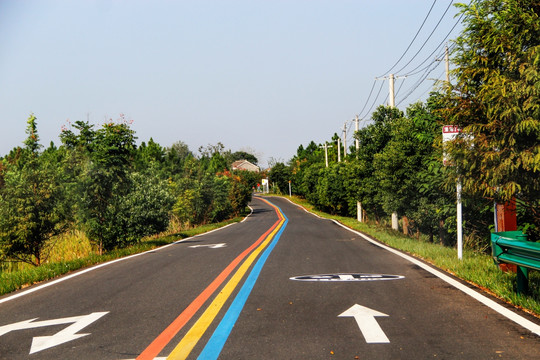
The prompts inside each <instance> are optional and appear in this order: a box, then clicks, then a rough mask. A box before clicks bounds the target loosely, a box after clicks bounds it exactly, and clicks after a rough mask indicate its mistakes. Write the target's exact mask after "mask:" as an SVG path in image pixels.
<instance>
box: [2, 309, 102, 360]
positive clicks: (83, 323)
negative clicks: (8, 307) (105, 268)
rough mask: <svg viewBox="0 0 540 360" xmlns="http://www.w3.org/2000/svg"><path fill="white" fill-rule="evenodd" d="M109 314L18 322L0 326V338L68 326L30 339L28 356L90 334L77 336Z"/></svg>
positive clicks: (97, 313)
mask: <svg viewBox="0 0 540 360" xmlns="http://www.w3.org/2000/svg"><path fill="white" fill-rule="evenodd" d="M108 313H109V312H108V311H106V312H95V313H91V314H88V315H82V316H73V317H68V318H62V319H53V320H43V321H34V320H36V319H37V318H35V319H30V320H25V321H20V322H17V323H14V324H9V325H4V326H0V336H2V335H5V334H7V333H8V332H11V331H17V330H25V329H33V328H39V327H46V326H54V325H64V324H70V323H73V324H72V325H70V326H68V327H67V328H65V329H63V330H61V331H59V332H57V333H56V334H54V335H51V336H36V337H34V338H33V339H32V347H31V348H30V354H34V353H37V352H39V351H42V350H45V349H48V348H51V347H54V346H57V345H60V344H63V343H66V342H68V341H72V340H75V339H78V338H81V337H83V336H87V335H90V334H77V332H78V331H80V330H82V329H84V328H85V327H87V326H88V325H90V324H91V323H93V322H94V321H96V320H98V319H99V318H101V317H102V316H104V315H106V314H108Z"/></svg>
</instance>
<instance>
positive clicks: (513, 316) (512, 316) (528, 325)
mask: <svg viewBox="0 0 540 360" xmlns="http://www.w3.org/2000/svg"><path fill="white" fill-rule="evenodd" d="M285 199H286V198H285ZM286 200H287V201H289V202H290V203H291V204H293V205H296V206H298V207H299V208H301V209H303V210H304V211H305V212H307V213H309V214H312V215H313V216H316V217H318V218H320V219H325V218H323V217H321V216H319V215H317V214H314V213H312V212H310V211H308V210H307V209H306V208H304V207H302V206H300V205H297V204H295V203H293V202H292V201H291V200H289V199H286ZM326 220H328V219H326ZM330 221H332V222H334V223H335V224H337V225H339V226H341V227H342V228H344V229H346V230H348V231H350V232H352V233H355V234H356V235H358V236H361V237H362V238H363V239H364V240H366V241H368V242H370V243H372V244H373V245H376V246H378V247H380V248H383V249H385V250H388V251H390V252H391V253H393V254H395V255H397V256H400V257H401V258H403V259H405V260H407V261H409V262H411V263H413V264H415V265H418V266H419V267H421V268H422V269H424V270H426V271H427V272H429V273H431V274H433V275H435V276H437V277H438V278H439V279H441V280H443V281H445V282H446V283H448V284H450V285H452V286H453V287H455V288H456V289H459V290H461V291H462V292H464V293H465V294H467V295H469V296H470V297H472V298H473V299H475V300H477V301H479V302H480V303H482V304H484V305H485V306H487V307H489V308H490V309H492V310H494V311H496V312H498V313H499V314H501V315H502V316H504V317H506V318H507V319H509V320H512V321H513V322H515V323H516V324H519V325H520V326H522V327H524V328H525V329H527V330H529V331H530V332H532V333H534V334H536V335H538V336H540V325H538V324H535V323H534V322H532V321H530V320H528V319H526V318H524V317H523V316H521V315H519V314H517V313H515V312H513V311H512V310H510V309H507V308H506V307H504V306H503V305H501V304H498V303H497V302H495V301H494V300H492V299H490V298H488V297H487V296H484V295H482V294H481V293H479V292H478V291H476V290H474V289H472V288H470V287H468V286H466V285H464V284H462V283H460V282H459V281H457V280H455V279H453V278H451V277H450V276H448V275H447V274H445V273H443V272H442V271H440V270H437V269H434V268H432V267H431V266H429V265H427V264H425V263H423V262H422V261H420V260H417V259H415V258H414V257H412V256H409V255H407V254H404V253H402V252H401V251H399V250H396V249H394V248H391V247H390V246H386V245H384V244H382V243H380V242H378V241H375V240H373V239H370V238H369V237H368V236H366V235H364V234H362V233H361V232H359V231H356V230H353V229H351V228H348V227H347V226H345V225H343V224H342V223H340V222H339V221H337V220H330Z"/></svg>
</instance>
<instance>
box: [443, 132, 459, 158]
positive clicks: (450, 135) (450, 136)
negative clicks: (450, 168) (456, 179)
mask: <svg viewBox="0 0 540 360" xmlns="http://www.w3.org/2000/svg"><path fill="white" fill-rule="evenodd" d="M459 133H461V128H460V127H459V126H457V125H444V126H443V129H442V136H443V149H444V144H446V143H448V142H449V141H453V140H454V139H455V138H456V137H457V135H458V134H459ZM443 165H445V166H447V165H451V163H450V159H449V158H448V154H447V153H446V151H443Z"/></svg>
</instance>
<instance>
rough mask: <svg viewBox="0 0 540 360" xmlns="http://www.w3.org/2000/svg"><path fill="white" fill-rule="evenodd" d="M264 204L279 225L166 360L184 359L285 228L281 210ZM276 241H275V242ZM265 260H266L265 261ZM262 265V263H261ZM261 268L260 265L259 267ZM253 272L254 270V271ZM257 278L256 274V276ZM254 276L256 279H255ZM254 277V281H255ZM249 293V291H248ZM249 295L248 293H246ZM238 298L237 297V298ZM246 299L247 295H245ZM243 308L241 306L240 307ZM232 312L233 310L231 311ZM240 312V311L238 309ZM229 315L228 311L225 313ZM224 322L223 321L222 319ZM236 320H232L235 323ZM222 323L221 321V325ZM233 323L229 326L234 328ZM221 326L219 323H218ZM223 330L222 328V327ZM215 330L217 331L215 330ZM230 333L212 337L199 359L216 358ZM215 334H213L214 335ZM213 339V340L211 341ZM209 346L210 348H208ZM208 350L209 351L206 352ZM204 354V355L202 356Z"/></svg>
mask: <svg viewBox="0 0 540 360" xmlns="http://www.w3.org/2000/svg"><path fill="white" fill-rule="evenodd" d="M261 200H262V201H264V202H267V203H268V204H269V205H270V206H272V207H273V208H274V209H275V210H276V213H277V214H278V217H279V219H280V220H279V225H278V226H277V227H276V228H275V229H274V230H273V231H272V233H270V235H268V237H267V238H266V239H265V241H264V242H263V243H262V244H261V245H260V246H259V247H258V248H257V249H256V250H254V251H253V252H252V253H251V254H250V256H249V257H248V258H247V259H246V260H245V261H244V263H243V264H242V265H241V266H240V268H239V269H238V270H237V271H236V273H235V274H234V275H233V277H232V278H231V279H230V280H229V282H228V283H227V284H226V285H225V287H224V288H223V289H222V290H221V291H220V292H219V294H218V295H217V296H216V298H215V299H214V301H213V302H212V303H211V304H210V305H209V306H208V308H207V309H206V311H205V312H204V313H203V314H202V315H201V317H200V318H199V320H197V322H196V323H195V324H194V325H193V326H192V327H191V329H190V330H189V331H188V332H187V334H186V335H185V336H184V337H183V338H182V340H181V341H180V343H178V345H177V346H176V347H175V348H174V350H173V351H172V352H171V354H170V355H169V356H168V357H167V359H168V360H179V359H181V360H183V359H186V358H187V357H188V356H189V354H190V353H191V351H192V350H193V348H194V347H195V345H196V344H197V343H198V341H199V340H200V339H201V337H202V336H203V335H204V333H205V332H206V330H207V329H208V327H209V326H210V325H211V324H212V322H213V321H214V319H215V317H216V316H217V315H218V313H219V311H220V310H221V308H222V307H223V306H224V305H225V302H226V301H227V299H228V298H229V297H230V296H231V294H232V292H233V291H234V290H235V289H236V287H237V285H238V283H239V282H240V281H241V280H242V278H243V277H244V275H245V274H246V272H247V271H248V270H249V268H250V267H251V265H252V263H253V262H254V261H255V259H256V258H257V256H258V255H259V254H260V253H261V252H262V251H263V250H264V249H265V248H266V247H267V246H268V244H269V243H270V242H271V241H272V239H273V238H274V236H275V235H276V233H277V232H278V231H279V232H280V234H281V232H282V230H280V229H284V228H285V226H286V222H287V220H286V218H285V216H284V215H283V213H282V212H281V210H280V209H279V208H278V207H277V206H275V205H273V204H272V203H270V202H268V201H266V200H263V199H261ZM276 241H277V240H276ZM265 260H266V259H265ZM262 263H263V264H264V261H263V262H262ZM261 266H262V265H261ZM254 270H255V269H254ZM254 270H252V273H253V271H254ZM257 276H258V274H257ZM257 276H256V277H257ZM256 277H255V279H256ZM250 291H251V290H250ZM248 295H249V293H248ZM237 298H238V296H237ZM246 298H247V295H246ZM242 306H243V305H242ZM231 307H232V306H231ZM233 311H234V310H233ZM240 311H241V309H240ZM227 314H229V311H228V312H227ZM227 314H226V315H227ZM224 320H225V319H224ZM235 321H236V320H234V322H235ZM223 322H224V321H222V323H223ZM234 322H233V323H232V324H230V325H231V329H232V326H234ZM220 325H221V323H220ZM222 329H223V327H222ZM216 330H217V329H216ZM229 333H230V331H229V332H227V330H226V329H225V332H224V335H225V338H223V337H221V338H220V339H216V338H215V337H214V336H212V338H211V339H210V341H209V343H208V344H207V345H206V347H205V349H204V350H203V352H202V353H201V355H200V356H199V358H201V359H212V358H217V356H219V353H220V352H221V348H222V346H223V345H224V343H225V341H226V340H227V337H228V335H229ZM214 334H215V333H214ZM212 339H214V340H212ZM209 345H210V347H209ZM207 349H209V350H207ZM203 354H204V355H203Z"/></svg>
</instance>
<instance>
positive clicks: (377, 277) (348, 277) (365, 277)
mask: <svg viewBox="0 0 540 360" xmlns="http://www.w3.org/2000/svg"><path fill="white" fill-rule="evenodd" d="M404 278H405V276H402V275H386V274H321V275H303V276H294V277H291V278H289V279H290V280H296V281H382V280H398V279H404Z"/></svg>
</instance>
